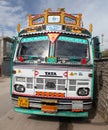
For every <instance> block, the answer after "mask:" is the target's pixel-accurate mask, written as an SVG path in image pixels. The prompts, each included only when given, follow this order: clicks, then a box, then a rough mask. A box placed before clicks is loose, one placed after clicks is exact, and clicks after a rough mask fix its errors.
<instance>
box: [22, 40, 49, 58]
mask: <svg viewBox="0 0 108 130" xmlns="http://www.w3.org/2000/svg"><path fill="white" fill-rule="evenodd" d="M20 47H21V51H20V55H21V56H37V57H46V56H48V41H36V42H26V43H21V44H20Z"/></svg>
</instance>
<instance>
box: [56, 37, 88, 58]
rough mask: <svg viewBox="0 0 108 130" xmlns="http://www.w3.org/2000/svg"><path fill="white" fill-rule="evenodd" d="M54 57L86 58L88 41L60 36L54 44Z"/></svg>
mask: <svg viewBox="0 0 108 130" xmlns="http://www.w3.org/2000/svg"><path fill="white" fill-rule="evenodd" d="M55 55H56V56H57V57H73V58H88V41H87V40H86V39H78V38H70V37H62V36H61V37H60V38H59V39H58V41H57V44H56V52H55Z"/></svg>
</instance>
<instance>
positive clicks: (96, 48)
mask: <svg viewBox="0 0 108 130" xmlns="http://www.w3.org/2000/svg"><path fill="white" fill-rule="evenodd" d="M93 46H94V57H95V58H101V57H102V54H101V52H100V41H99V37H97V36H96V37H93Z"/></svg>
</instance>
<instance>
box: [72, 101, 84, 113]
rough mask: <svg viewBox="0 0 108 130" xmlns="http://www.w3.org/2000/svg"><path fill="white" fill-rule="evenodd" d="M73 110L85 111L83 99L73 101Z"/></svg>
mask: <svg viewBox="0 0 108 130" xmlns="http://www.w3.org/2000/svg"><path fill="white" fill-rule="evenodd" d="M72 111H76V112H79V111H83V102H82V101H72Z"/></svg>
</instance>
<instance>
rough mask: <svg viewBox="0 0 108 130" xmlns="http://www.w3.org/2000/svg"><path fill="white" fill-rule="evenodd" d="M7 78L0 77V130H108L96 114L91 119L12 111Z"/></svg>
mask: <svg viewBox="0 0 108 130" xmlns="http://www.w3.org/2000/svg"><path fill="white" fill-rule="evenodd" d="M12 108H13V106H12V104H11V100H10V95H9V78H0V130H108V124H107V123H105V122H104V120H103V119H102V118H101V117H100V116H99V114H96V115H95V117H94V118H93V119H89V120H88V119H87V118H59V117H44V116H34V115H25V114H21V113H16V112H14V111H13V109H12Z"/></svg>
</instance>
